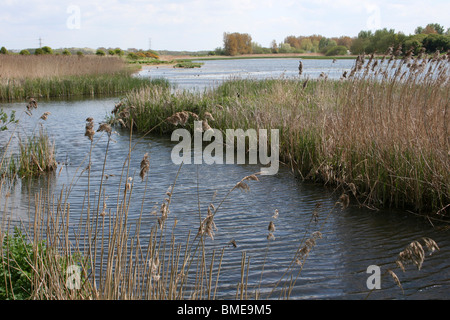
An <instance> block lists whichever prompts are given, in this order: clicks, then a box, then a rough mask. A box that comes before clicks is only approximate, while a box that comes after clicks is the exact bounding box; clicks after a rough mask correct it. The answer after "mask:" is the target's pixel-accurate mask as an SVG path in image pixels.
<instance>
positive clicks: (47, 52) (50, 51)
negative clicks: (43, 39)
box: [42, 46, 53, 54]
mask: <svg viewBox="0 0 450 320" xmlns="http://www.w3.org/2000/svg"><path fill="white" fill-rule="evenodd" d="M42 51H43V53H44V54H52V53H53V49H52V48H50V47H49V46H44V47H42Z"/></svg>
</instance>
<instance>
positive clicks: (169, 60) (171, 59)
mask: <svg viewBox="0 0 450 320" xmlns="http://www.w3.org/2000/svg"><path fill="white" fill-rule="evenodd" d="M357 57H358V56H357V55H345V56H325V55H324V54H321V53H297V54H295V53H294V54H292V53H270V54H269V53H267V54H243V55H237V56H192V55H162V56H160V58H159V61H161V62H162V63H148V64H146V63H142V64H141V66H142V67H144V66H145V67H150V68H159V67H162V68H172V67H173V66H174V65H176V64H177V63H179V62H180V61H208V60H242V59H329V60H332V59H338V60H339V59H356V58H357Z"/></svg>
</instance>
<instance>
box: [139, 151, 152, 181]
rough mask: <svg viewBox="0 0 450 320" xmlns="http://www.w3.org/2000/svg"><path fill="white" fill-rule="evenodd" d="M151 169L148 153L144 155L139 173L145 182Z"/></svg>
mask: <svg viewBox="0 0 450 320" xmlns="http://www.w3.org/2000/svg"><path fill="white" fill-rule="evenodd" d="M149 168H150V161H149V159H148V153H146V154H144V158H143V159H142V161H141V171H140V172H139V176H140V177H141V179H142V181H144V177H145V175H146V174H147V172H148V170H149Z"/></svg>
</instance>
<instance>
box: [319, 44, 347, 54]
mask: <svg viewBox="0 0 450 320" xmlns="http://www.w3.org/2000/svg"><path fill="white" fill-rule="evenodd" d="M347 50H348V49H347V47H345V46H334V47H331V48H330V49H329V50H328V51H327V52H326V53H325V55H326V56H343V55H346V54H347Z"/></svg>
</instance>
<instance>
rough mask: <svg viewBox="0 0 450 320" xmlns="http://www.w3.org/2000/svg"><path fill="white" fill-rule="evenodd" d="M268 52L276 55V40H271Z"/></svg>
mask: <svg viewBox="0 0 450 320" xmlns="http://www.w3.org/2000/svg"><path fill="white" fill-rule="evenodd" d="M270 50H271V51H272V53H278V45H277V41H276V40H272V42H271V43H270Z"/></svg>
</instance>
